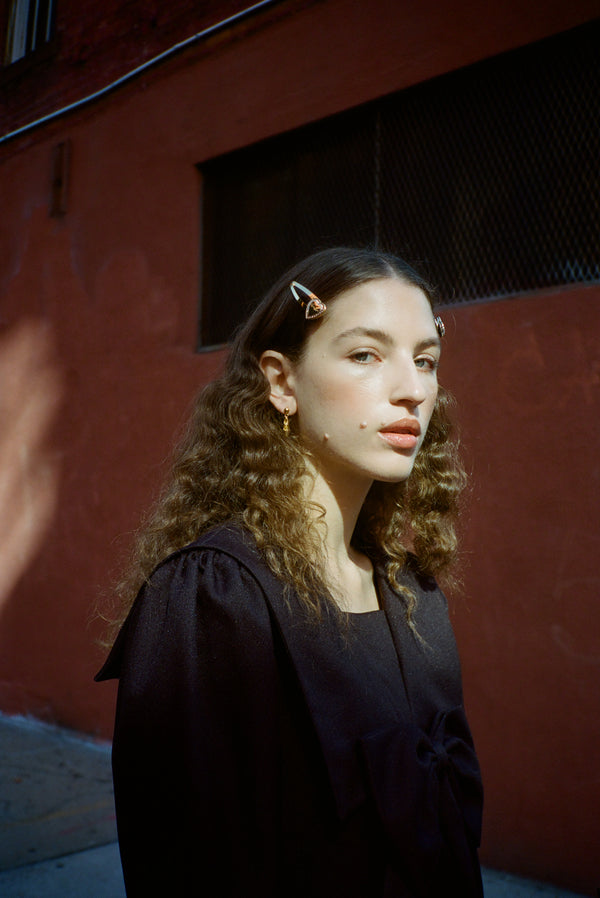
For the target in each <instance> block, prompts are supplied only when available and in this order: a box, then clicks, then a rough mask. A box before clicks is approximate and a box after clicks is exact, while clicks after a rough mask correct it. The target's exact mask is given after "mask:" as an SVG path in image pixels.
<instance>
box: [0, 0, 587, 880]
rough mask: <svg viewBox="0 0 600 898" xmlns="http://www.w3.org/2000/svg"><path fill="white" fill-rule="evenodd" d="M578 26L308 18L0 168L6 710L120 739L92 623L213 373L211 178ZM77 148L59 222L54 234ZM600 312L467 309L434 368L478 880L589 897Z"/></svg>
mask: <svg viewBox="0 0 600 898" xmlns="http://www.w3.org/2000/svg"><path fill="white" fill-rule="evenodd" d="M284 6H285V4H284ZM290 8H291V7H290ZM590 9H591V4H589V3H587V2H584V0H579V2H574V3H573V4H571V8H570V9H569V10H567V11H565V9H564V4H558V3H556V4H547V3H546V4H543V5H542V4H540V5H539V6H538V7H536V6H534V7H528V8H527V10H523V9H521V8H520V7H519V6H518V5H517V4H516V2H514V3H506V4H503V6H502V9H491V10H489V11H487V12H486V16H485V17H482V16H481V14H480V7H477V9H475V8H474V7H472V6H471V4H470V3H469V2H468V0H462V2H457V3H454V4H452V8H451V9H450V8H448V9H446V8H442V7H441V6H440V4H439V3H435V2H434V0H427V2H420V3H418V4H417V3H416V2H415V3H412V2H411V3H409V4H408V5H405V8H403V18H402V19H400V18H399V17H398V5H397V3H395V2H394V3H392V2H391V0H375V2H372V3H369V4H365V3H358V2H352V0H328V2H318V3H314V4H303V5H302V8H301V9H300V10H299V11H297V12H295V14H293V15H292V14H291V13H290V15H287V16H280V17H277V18H276V19H274V20H270V21H269V22H267V23H266V24H265V25H264V27H259V28H255V29H253V30H249V31H248V32H247V33H245V36H244V39H243V40H238V41H236V40H233V39H232V38H233V37H235V33H232V34H231V35H229V36H227V35H224V36H221V38H220V39H219V40H218V41H215V42H214V43H213V44H212V45H211V46H210V47H208V48H207V47H203V48H199V49H197V50H195V51H187V52H186V53H185V54H183V55H182V56H181V57H178V58H177V59H174V60H172V61H170V62H169V63H167V64H165V65H164V66H163V67H161V68H160V69H155V70H153V71H152V72H151V73H148V75H145V76H143V77H142V78H140V79H138V80H137V81H136V82H134V83H132V84H130V85H129V86H128V87H126V88H124V89H122V90H120V91H119V92H117V93H115V94H113V95H111V96H110V98H108V99H107V100H106V101H103V102H101V103H97V104H95V105H92V106H89V107H87V108H85V109H83V110H81V111H80V112H79V113H77V114H76V115H72V116H70V117H66V118H64V119H61V120H59V121H56V122H54V123H52V124H50V125H48V126H46V127H44V128H41V129H37V130H35V131H34V132H32V133H30V134H28V135H26V136H25V137H23V138H20V139H19V140H18V141H12V142H10V143H8V144H5V145H3V146H0V182H1V187H2V204H1V205H0V297H1V303H2V305H1V316H2V317H1V321H0V413H1V414H2V417H3V428H2V432H1V434H0V500H2V501H0V707H1V708H3V709H4V710H8V711H20V712H27V713H31V714H34V715H35V716H38V717H42V718H45V719H51V720H55V721H58V722H60V723H63V724H66V725H68V726H71V727H74V728H76V729H80V730H84V731H87V732H92V733H97V734H99V735H103V736H105V737H106V736H108V735H109V734H110V730H111V725H112V713H113V701H114V692H115V690H114V686H113V685H111V684H103V685H101V686H100V685H94V684H93V683H92V677H93V674H94V672H95V670H96V669H97V667H98V666H99V663H100V662H101V658H102V655H101V653H100V651H99V650H97V649H96V648H95V647H94V644H93V641H94V639H95V638H97V636H98V635H99V634H100V632H101V630H102V628H101V626H100V624H99V622H98V621H94V620H93V619H92V618H93V606H94V603H95V602H96V601H97V599H98V596H99V595H100V594H101V593H102V592H107V591H108V590H109V589H110V584H111V582H112V580H113V578H114V576H115V575H116V573H117V572H118V564H119V558H120V555H121V553H122V551H123V550H124V549H125V548H126V547H127V545H128V542H129V535H128V534H130V532H131V530H132V529H133V528H134V527H135V526H136V524H137V522H138V520H139V514H140V512H141V510H142V509H143V508H144V507H145V506H146V505H147V504H148V501H149V499H150V498H151V496H152V495H153V494H154V492H155V491H156V488H157V486H158V484H159V482H160V476H161V471H162V470H163V469H164V464H163V463H164V459H165V457H166V455H167V454H168V451H169V447H170V446H171V443H172V437H173V433H174V431H175V430H176V429H177V427H178V426H179V425H180V424H181V422H182V420H183V418H184V415H185V410H186V409H187V407H188V406H189V402H190V399H191V396H192V394H193V393H194V391H195V390H196V388H197V387H198V386H199V385H200V384H202V383H203V382H205V381H206V380H207V379H209V378H210V377H212V376H213V375H214V374H215V373H216V371H218V369H219V366H220V364H221V362H222V355H221V354H219V353H206V354H200V355H197V354H194V351H193V347H194V345H195V334H196V306H197V297H198V284H199V275H200V272H199V251H198V247H199V242H200V240H199V238H200V234H199V226H200V223H199V214H198V209H199V199H200V196H201V184H200V182H199V179H198V173H197V169H196V164H197V163H199V162H202V161H203V160H204V159H207V158H210V157H211V156H213V155H217V154H219V153H222V152H225V151H227V150H229V149H232V148H234V147H237V146H241V145H244V144H247V143H250V142H252V141H254V140H257V139H259V138H262V137H265V136H267V135H270V134H274V133H278V132H280V131H282V130H285V129H288V128H291V127H294V126H296V125H298V124H301V123H304V122H306V121H310V120H314V119H318V118H320V117H323V116H325V115H328V114H331V113H333V112H336V111H338V110H340V109H342V108H346V107H348V106H351V105H354V104H356V103H359V102H363V101H365V100H369V99H372V98H373V97H375V96H378V95H381V94H385V93H388V92H390V91H393V90H397V89H400V88H402V87H403V86H405V85H407V84H410V83H413V82H414V81H418V80H421V79H423V78H426V77H431V76H432V75H435V74H438V73H440V72H443V71H446V70H448V69H451V68H454V67H457V66H458V65H461V64H466V63H468V62H471V61H473V60H475V59H478V58H481V57H484V56H487V55H490V54H492V53H495V52H499V51H500V50H502V49H505V48H507V47H510V46H514V45H517V44H523V43H527V42H528V41H531V40H533V39H535V38H539V37H543V36H545V35H546V34H549V33H552V32H554V31H558V30H560V29H561V28H566V27H568V26H570V25H575V24H578V22H580V21H583V20H585V18H586V17H587V18H589V17H590V15H591V13H590ZM299 58H301V59H304V60H305V62H306V63H307V64H306V65H304V66H303V67H302V73H303V74H302V77H301V78H300V77H299V67H298V59H299ZM63 140H69V141H70V145H71V150H72V152H71V166H70V182H69V190H68V207H67V212H66V214H65V215H64V216H63V217H62V218H51V217H50V216H49V214H48V202H49V194H50V176H51V159H52V151H53V148H54V146H55V145H56V144H57V143H58V142H59V141H63ZM599 300H600V291H599V288H597V287H595V288H592V287H588V288H584V287H581V288H572V289H569V290H562V291H546V292H545V293H540V294H536V295H532V296H529V297H518V298H515V299H510V300H505V301H497V302H487V303H486V302H482V303H479V304H473V305H468V306H467V305H466V306H457V307H453V308H452V309H451V310H448V311H447V312H446V313H445V318H446V323H447V326H448V339H447V347H446V349H445V359H444V363H443V369H442V376H443V379H444V380H445V381H446V383H447V384H448V385H449V386H450V387H451V388H452V389H453V391H454V392H455V393H456V394H457V396H458V397H459V400H460V410H461V411H460V416H461V422H462V428H463V433H464V441H465V446H466V449H467V450H468V457H469V460H470V465H471V467H472V469H473V478H472V480H473V492H472V496H471V499H470V503H469V507H468V512H467V515H466V518H465V557H466V561H467V562H468V564H467V565H466V567H465V571H464V582H465V590H464V595H463V596H462V597H460V596H457V597H455V598H454V600H453V607H454V609H455V611H454V614H455V625H456V629H457V634H458V638H459V642H460V646H461V651H462V657H463V666H464V673H465V692H466V699H467V705H468V709H469V712H470V717H471V720H472V724H473V729H474V732H475V736H476V739H477V744H478V748H479V751H480V754H481V760H482V765H483V769H484V774H485V781H486V787H487V807H486V820H485V837H484V846H483V856H484V859H485V861H486V862H488V863H490V864H492V865H495V866H498V867H503V868H508V869H512V870H515V871H518V872H523V873H526V874H530V875H533V876H536V877H539V878H542V879H549V880H551V881H554V882H556V883H558V884H564V885H567V886H570V887H572V888H576V889H581V890H583V891H591V890H592V889H593V888H594V887H595V886H596V885H597V884H598V882H600V872H599V870H598V860H597V858H598V850H597V844H596V834H597V826H596V825H595V818H596V809H597V807H598V806H600V800H599V799H600V794H599V792H600V786H599V784H598V778H597V768H598V762H599V760H600V758H599V757H598V755H599V749H598V745H600V732H599V723H598V717H599V715H598V713H597V709H598V707H600V702H599V699H600V695H599V691H600V687H599V683H600V677H599V676H598V674H599V665H600V645H599V642H598V636H597V634H598V632H599V626H598V625H599V623H600V610H599V607H598V603H597V601H595V599H596V598H597V596H598V582H599V578H598V575H597V574H596V572H595V569H593V565H594V563H595V557H596V554H597V553H596V552H595V551H594V549H595V547H596V543H597V541H598V538H599V537H598V534H599V532H600V531H599V528H598V511H597V504H598V503H597V502H596V501H595V497H596V496H597V486H598V477H599V463H598V457H599V454H600V453H599V451H598V450H599V444H600V433H599V427H598V423H597V422H598V421H599V420H600V416H599V411H600V410H599V409H598V403H599V395H600V390H599V386H600V350H599V342H598V340H597V337H596V335H597V334H598V333H599V332H600V302H599Z"/></svg>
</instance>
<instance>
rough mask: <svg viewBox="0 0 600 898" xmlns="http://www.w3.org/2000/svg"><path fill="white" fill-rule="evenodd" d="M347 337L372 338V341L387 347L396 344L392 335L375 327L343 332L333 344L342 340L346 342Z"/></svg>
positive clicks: (353, 328)
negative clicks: (377, 341)
mask: <svg viewBox="0 0 600 898" xmlns="http://www.w3.org/2000/svg"><path fill="white" fill-rule="evenodd" d="M346 337H370V338H371V339H372V340H379V342H380V343H385V344H386V346H392V344H393V343H394V339H393V337H391V336H390V334H388V333H386V332H385V331H382V330H379V328H374V327H351V328H349V329H348V330H347V331H342V333H341V334H338V335H337V337H336V338H335V340H334V341H333V342H334V343H337V342H338V341H340V340H345V339H346Z"/></svg>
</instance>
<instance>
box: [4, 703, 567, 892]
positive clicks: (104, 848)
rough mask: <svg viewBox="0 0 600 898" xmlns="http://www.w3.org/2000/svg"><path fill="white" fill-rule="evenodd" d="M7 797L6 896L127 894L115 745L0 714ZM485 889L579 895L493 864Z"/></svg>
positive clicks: (5, 827) (486, 871) (488, 890)
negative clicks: (118, 831)
mask: <svg viewBox="0 0 600 898" xmlns="http://www.w3.org/2000/svg"><path fill="white" fill-rule="evenodd" d="M0 796H1V802H0V896H2V898H125V889H124V886H123V877H122V874H121V865H120V861H119V851H118V847H117V844H116V827H115V818H114V808H113V797H112V780H111V770H110V747H109V746H108V745H106V744H105V743H97V742H93V741H91V740H88V739H83V738H80V737H78V736H76V735H73V734H72V733H69V732H67V731H65V730H61V729H59V728H57V727H51V726H48V725H46V724H41V723H39V722H38V721H33V720H29V719H25V718H22V717H5V716H2V715H0ZM484 887H485V898H579V896H576V895H575V894H574V893H573V892H566V891H564V890H560V889H557V888H554V887H553V886H548V885H543V884H541V883H535V882H531V881H529V880H523V879H518V878H516V877H513V876H509V875H508V874H506V873H498V872H496V871H492V870H485V871H484ZM332 898H334V896H332Z"/></svg>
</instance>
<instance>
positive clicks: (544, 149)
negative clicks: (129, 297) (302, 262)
mask: <svg viewBox="0 0 600 898" xmlns="http://www.w3.org/2000/svg"><path fill="white" fill-rule="evenodd" d="M599 39H600V23H598V22H592V23H589V24H587V25H585V26H582V27H580V28H577V29H574V30H573V31H571V32H567V33H565V34H562V35H558V36H557V37H554V38H550V39H547V40H544V41H541V42H539V43H537V44H533V45H530V46H528V47H525V48H522V49H519V50H515V51H511V52H508V53H505V54H502V55H501V56H498V57H495V58H493V59H490V60H486V61H484V62H481V63H477V64H476V65H473V66H469V67H468V68H465V69H462V70H460V71H458V72H453V73H451V74H448V75H443V76H441V77H439V78H436V79H433V80H432V81H429V82H425V83H423V84H420V85H417V86H415V87H412V88H410V89H407V90H405V91H402V92H400V93H398V94H395V95H393V96H389V97H385V98H383V99H380V100H377V101H375V102H373V103H369V104H367V105H366V106H363V107H360V108H358V109H356V110H352V111H350V112H346V113H342V114H340V115H336V116H333V117H331V118H329V119H326V120H325V121H322V122H319V123H317V124H314V125H309V126H305V127H303V128H299V129H297V130H295V131H293V132H291V133H288V134H284V135H281V136H279V137H276V138H271V139H269V140H266V141H263V142H261V143H260V144H257V145H255V146H252V147H249V148H245V149H243V150H239V151H237V152H235V153H231V154H228V155H227V156H223V157H221V158H219V159H215V160H212V161H210V162H208V163H206V164H205V165H203V166H202V167H201V172H202V175H203V183H204V209H203V214H204V228H203V232H204V235H205V237H204V245H203V263H204V279H203V289H202V303H201V334H200V344H201V345H204V346H206V345H211V344H215V343H220V342H224V341H225V340H226V339H227V338H228V337H229V335H230V334H231V332H232V330H233V328H234V326H235V324H236V323H237V322H238V321H239V320H240V317H241V315H242V314H243V311H244V309H245V307H246V306H248V305H251V304H252V303H253V302H255V301H256V300H257V299H258V297H259V296H260V295H261V293H262V292H263V291H264V290H265V289H266V288H267V287H268V286H269V285H270V284H271V283H272V282H273V281H274V280H275V279H276V278H277V277H278V276H279V275H280V274H281V272H282V271H283V270H285V268H286V267H288V266H289V265H290V264H293V263H294V262H295V261H297V260H298V259H299V258H302V257H303V256H304V255H306V254H308V253H309V252H311V251H313V250H315V249H318V248H322V247H324V246H329V245H334V244H339V243H348V244H359V245H375V246H380V247H382V248H384V249H388V250H391V251H393V252H398V253H399V254H401V255H404V256H406V257H407V258H408V259H410V260H411V261H414V262H416V264H417V265H418V267H420V268H421V269H422V270H424V273H425V274H427V275H428V276H429V277H430V278H431V280H432V281H433V282H434V283H435V284H436V285H437V286H438V289H439V297H440V301H441V302H445V303H449V302H460V301H464V300H471V299H476V298H483V297H496V296H506V295H512V294H515V293H521V292H529V291H532V290H536V289H540V288H544V287H549V286H553V285H562V284H570V283H578V282H594V281H598V280H600V171H599V167H598V160H599V159H600V73H599V66H598V62H597V47H598V45H599Z"/></svg>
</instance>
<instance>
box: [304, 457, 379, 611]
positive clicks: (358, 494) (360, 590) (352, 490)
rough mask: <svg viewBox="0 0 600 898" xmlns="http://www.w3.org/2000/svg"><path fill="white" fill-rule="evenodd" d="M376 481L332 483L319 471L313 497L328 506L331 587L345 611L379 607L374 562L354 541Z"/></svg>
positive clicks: (326, 544)
mask: <svg viewBox="0 0 600 898" xmlns="http://www.w3.org/2000/svg"><path fill="white" fill-rule="evenodd" d="M371 483H372V481H361V482H356V481H354V482H353V481H352V479H351V478H348V479H346V480H344V481H343V483H338V484H335V483H332V482H331V481H329V480H326V479H325V477H323V476H322V474H320V473H318V472H317V473H316V475H315V479H314V482H313V484H312V488H311V490H310V495H309V499H310V501H312V502H315V503H317V504H318V505H319V506H321V507H322V508H324V509H325V525H326V533H325V540H324V549H325V564H326V575H327V579H328V581H329V586H330V588H331V591H332V593H333V595H334V597H335V598H336V600H337V601H338V603H339V604H340V606H341V607H342V608H343V610H345V611H354V612H362V611H373V610H375V609H376V608H377V607H378V603H377V595H376V592H375V587H374V584H373V566H372V564H371V561H370V560H369V558H367V556H366V555H364V554H363V553H361V552H359V551H358V550H357V549H356V548H355V547H354V546H353V545H352V536H353V534H354V530H355V527H356V522H357V520H358V516H359V514H360V510H361V508H362V506H363V504H364V501H365V499H366V496H367V493H368V492H369V489H370V487H371Z"/></svg>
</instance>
